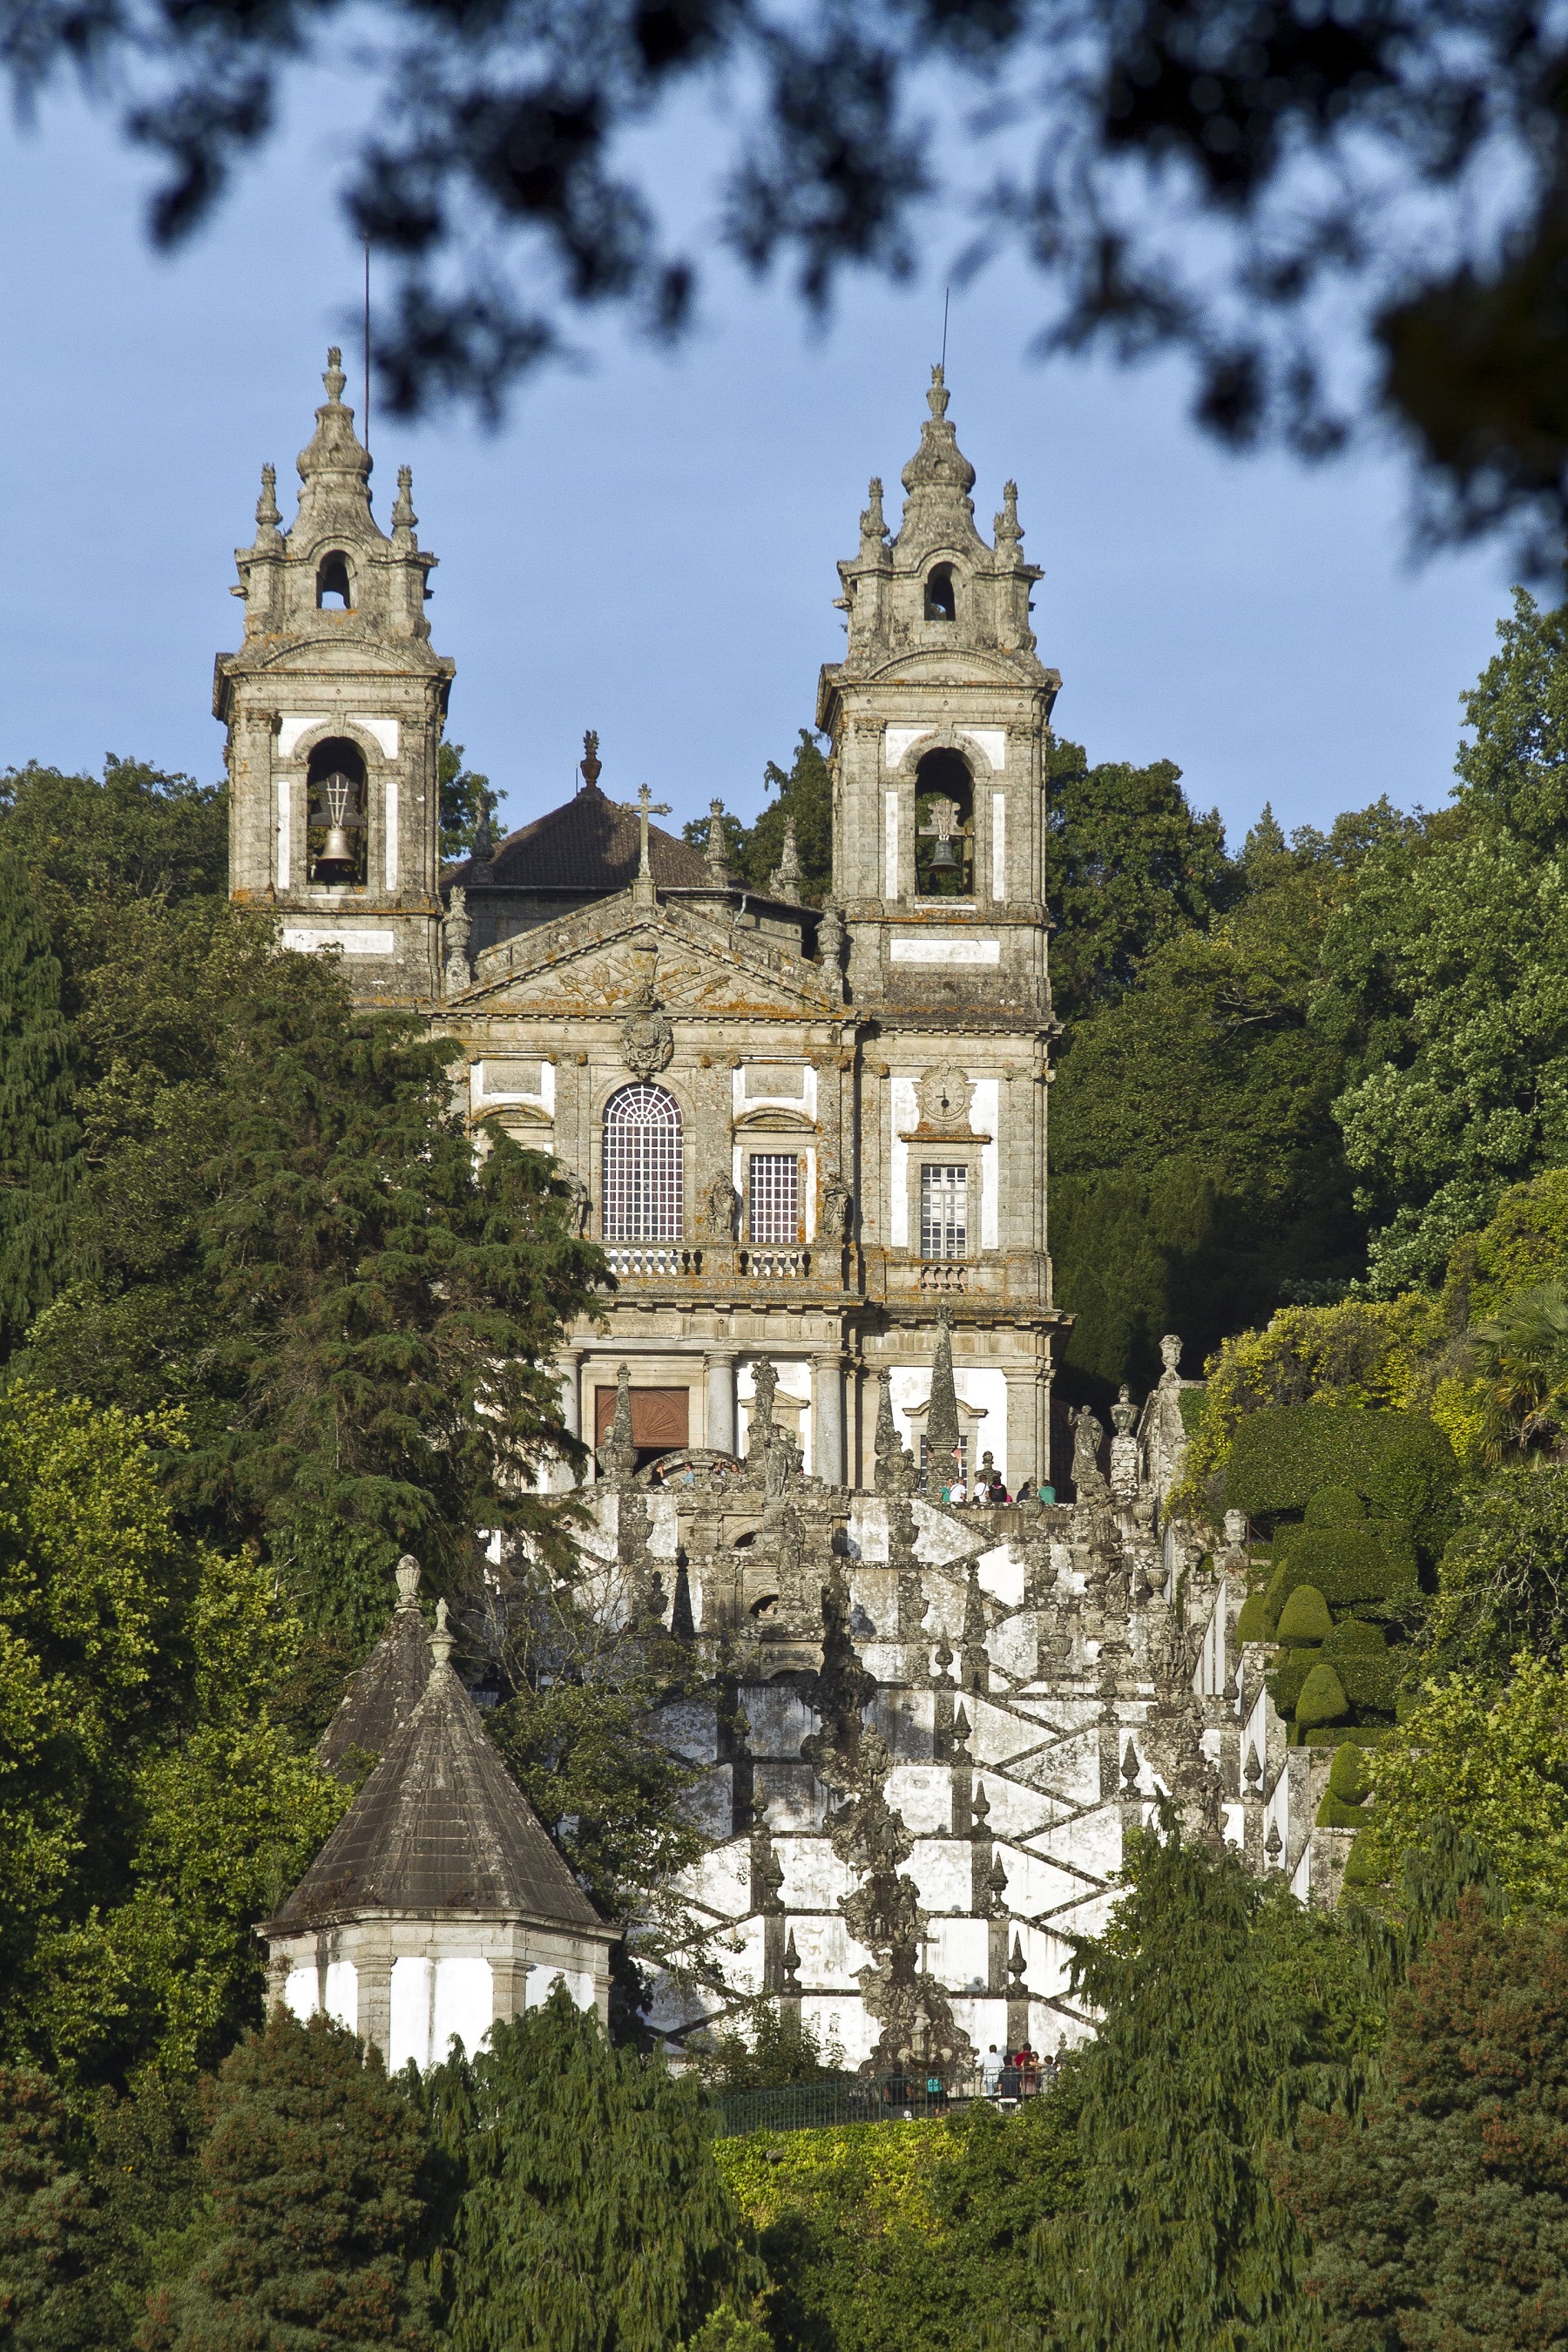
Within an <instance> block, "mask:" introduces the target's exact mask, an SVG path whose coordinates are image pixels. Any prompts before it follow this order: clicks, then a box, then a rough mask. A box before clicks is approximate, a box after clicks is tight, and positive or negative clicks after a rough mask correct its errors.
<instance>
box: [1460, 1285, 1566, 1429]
mask: <svg viewBox="0 0 1568 2352" xmlns="http://www.w3.org/2000/svg"><path fill="white" fill-rule="evenodd" d="M1469 1341H1470V1353H1471V1355H1472V1357H1473V1358H1474V1360H1475V1364H1476V1369H1477V1371H1478V1373H1479V1380H1480V1384H1481V1388H1482V1391H1483V1394H1484V1398H1485V1403H1484V1408H1483V1424H1482V1426H1483V1434H1482V1440H1481V1444H1482V1452H1483V1454H1484V1457H1485V1459H1486V1461H1487V1462H1488V1463H1489V1465H1491V1466H1492V1467H1494V1468H1495V1467H1496V1466H1497V1465H1499V1464H1500V1463H1503V1462H1507V1461H1510V1460H1513V1461H1517V1460H1518V1458H1519V1456H1520V1455H1521V1454H1529V1453H1531V1451H1533V1450H1536V1449H1538V1448H1540V1447H1542V1446H1543V1445H1548V1444H1559V1443H1560V1442H1561V1437H1562V1433H1563V1427H1564V1424H1565V1423H1568V1291H1565V1290H1564V1289H1563V1285H1562V1284H1561V1283H1560V1282H1542V1283H1538V1284H1537V1285H1536V1286H1534V1288H1533V1289H1531V1290H1521V1292H1520V1293H1519V1294H1518V1296H1517V1297H1513V1298H1510V1299H1509V1300H1508V1301H1507V1302H1506V1304H1505V1305H1503V1306H1502V1307H1500V1308H1499V1309H1498V1311H1497V1313H1496V1314H1495V1315H1494V1316H1492V1317H1491V1318H1489V1320H1488V1321H1486V1322H1484V1323H1477V1324H1474V1325H1473V1326H1472V1327H1471V1329H1470V1334H1469Z"/></svg>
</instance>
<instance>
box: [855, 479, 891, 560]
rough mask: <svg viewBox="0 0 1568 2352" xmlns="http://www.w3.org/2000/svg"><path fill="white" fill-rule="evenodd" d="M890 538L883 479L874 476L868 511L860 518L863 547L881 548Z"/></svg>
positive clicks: (870, 486)
mask: <svg viewBox="0 0 1568 2352" xmlns="http://www.w3.org/2000/svg"><path fill="white" fill-rule="evenodd" d="M887 536H888V520H887V517H886V516H885V515H884V514H883V512H882V477H881V476H880V474H873V475H872V477H871V479H870V482H869V484H868V488H867V492H866V510H865V512H864V513H863V514H862V515H861V517H860V540H861V544H862V546H868V547H871V548H879V547H880V545H881V543H882V541H883V540H885V539H886V538H887Z"/></svg>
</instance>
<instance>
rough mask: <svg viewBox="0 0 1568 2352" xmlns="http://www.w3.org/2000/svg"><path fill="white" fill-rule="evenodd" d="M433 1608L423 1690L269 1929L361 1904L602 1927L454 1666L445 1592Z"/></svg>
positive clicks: (311, 1923)
mask: <svg viewBox="0 0 1568 2352" xmlns="http://www.w3.org/2000/svg"><path fill="white" fill-rule="evenodd" d="M436 1615H437V1626H436V1632H435V1633H434V1634H433V1635H432V1636H431V1640H430V1648H431V1653H432V1659H433V1663H432V1665H431V1668H430V1678H429V1681H428V1682H427V1684H426V1688H425V1695H424V1696H423V1698H422V1699H421V1700H420V1702H419V1704H418V1706H416V1709H415V1711H414V1714H413V1716H412V1717H411V1718H410V1720H409V1721H408V1722H407V1723H405V1725H404V1726H403V1727H402V1728H401V1729H400V1730H397V1731H395V1733H394V1734H393V1737H392V1739H391V1741H390V1743H389V1744H388V1746H387V1748H386V1751H385V1753H384V1755H383V1757H382V1759H381V1761H380V1763H379V1764H378V1765H377V1766H376V1768H375V1770H374V1772H373V1773H372V1774H371V1776H370V1779H369V1780H367V1781H366V1782H365V1784H364V1787H363V1789H362V1790H360V1792H359V1794H358V1796H357V1797H356V1798H355V1799H354V1801H353V1804H352V1805H351V1806H350V1807H349V1810H348V1811H347V1812H346V1813H345V1814H344V1815H343V1818H342V1821H341V1822H339V1823H338V1826H337V1828H336V1829H335V1830H334V1831H333V1832H332V1834H331V1837H330V1838H329V1839H328V1840H327V1843H326V1844H325V1845H324V1846H323V1847H322V1848H321V1853H319V1854H318V1855H317V1856H316V1859H315V1861H314V1862H313V1863H312V1864H310V1869H309V1870H308V1871H307V1872H306V1873H305V1875H304V1877H303V1878H302V1879H301V1880H300V1884H299V1885H298V1886H297V1887H296V1888H295V1889H294V1892H293V1893H292V1895H289V1899H288V1901H287V1902H286V1903H285V1904H284V1905H283V1907H282V1909H281V1910H280V1911H279V1914H278V1916H277V1917H276V1918H275V1919H273V1920H270V1921H269V1922H268V1927H267V1929H266V1931H265V1932H266V1933H267V1934H268V1935H269V1936H280V1935H289V1934H291V1933H292V1934H298V1933H300V1931H301V1930H302V1929H303V1930H308V1929H310V1928H314V1927H321V1926H323V1925H324V1924H325V1923H326V1922H327V1921H328V1920H331V1919H333V1918H341V1917H342V1916H345V1915H347V1914H353V1915H359V1914H363V1913H364V1912H366V1911H397V1912H404V1913H407V1912H413V1913H415V1914H416V1915H418V1914H430V1915H435V1916H444V1915H447V1914H449V1913H451V1912H453V1911H493V1912H500V1913H502V1914H513V1913H521V1915H522V1916H524V1917H525V1918H529V1919H534V1920H540V1921H546V1922H549V1923H551V1924H552V1925H556V1926H560V1927H572V1928H576V1929H579V1930H582V1929H587V1930H589V1931H590V1932H592V1931H593V1930H595V1929H596V1930H597V1931H598V1932H599V1933H600V1934H601V1935H603V1934H605V1932H606V1931H605V1923H604V1922H603V1921H602V1920H601V1919H600V1917H599V1915H598V1913H597V1912H596V1911H595V1908H594V1906H593V1905H592V1904H591V1903H590V1902H589V1900H588V1898H587V1896H586V1895H584V1893H583V1890H582V1888H581V1887H580V1886H579V1885H577V1882H576V1880H575V1879H574V1877H573V1875H572V1874H571V1872H570V1871H569V1870H568V1869H567V1867H566V1864H565V1863H564V1862H563V1860H562V1858H561V1856H560V1854H559V1853H557V1852H556V1851H555V1848H554V1847H553V1846H552V1844H551V1843H550V1840H549V1838H548V1837H547V1836H546V1835H545V1833H544V1831H543V1829H542V1826H541V1824H540V1822H539V1821H538V1819H537V1817H536V1815H535V1814H534V1812H533V1811H532V1809H531V1806H530V1805H529V1803H528V1801H527V1799H526V1798H525V1797H524V1796H523V1794H522V1792H521V1790H520V1789H519V1788H518V1786H517V1783H516V1782H515V1781H514V1780H512V1778H511V1776H510V1773H509V1772H508V1771H507V1769H506V1767H505V1765H504V1764H503V1763H502V1762H501V1760H500V1757H499V1756H498V1755H497V1754H496V1751H495V1749H494V1748H492V1747H491V1745H490V1743H489V1739H488V1738H486V1737H485V1727H484V1724H483V1721H482V1720H481V1718H480V1716H479V1709H478V1708H477V1707H476V1706H475V1705H474V1703H473V1701H472V1699H471V1698H470V1697H469V1696H468V1692H467V1691H466V1690H465V1689H464V1688H463V1685H462V1684H461V1683H460V1682H459V1681H458V1677H457V1675H455V1674H454V1673H453V1671H452V1664H451V1654H452V1637H451V1635H450V1634H449V1633H447V1610H446V1603H445V1602H444V1601H442V1602H440V1603H438V1604H437V1612H436Z"/></svg>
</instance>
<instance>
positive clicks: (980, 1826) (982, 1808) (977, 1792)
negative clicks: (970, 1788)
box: [969, 1780, 991, 1835]
mask: <svg viewBox="0 0 1568 2352" xmlns="http://www.w3.org/2000/svg"><path fill="white" fill-rule="evenodd" d="M969 1810H970V1812H971V1813H972V1815H973V1820H974V1828H975V1833H976V1835H978V1834H979V1832H981V1831H982V1830H984V1827H985V1824H986V1822H988V1821H989V1820H990V1819H991V1800H990V1798H989V1797H988V1796H987V1795H986V1793H985V1783H984V1780H976V1782H975V1783H974V1795H973V1798H972V1799H971V1801H970V1807H969Z"/></svg>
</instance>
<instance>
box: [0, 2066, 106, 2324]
mask: <svg viewBox="0 0 1568 2352" xmlns="http://www.w3.org/2000/svg"><path fill="white" fill-rule="evenodd" d="M70 2137H71V2136H70V2130H69V2126H68V2118H67V2116H66V2113H65V2110H64V2108H63V2107H62V2105H61V2104H60V2101H59V2098H58V2095H57V2093H56V2091H55V2088H54V2085H53V2084H51V2083H50V2081H49V2079H48V2077H47V2075H45V2074H36V2073H34V2072H32V2071H31V2070H30V2069H26V2068H20V2067H12V2066H7V2067H4V2068H0V2344H4V2345H5V2347H7V2352H103V2347H106V2346H108V2345H110V2344H111V2343H115V2342H118V2341H119V2340H120V2337H119V2331H118V2329H117V2328H116V2326H115V2325H114V2319H115V2315H114V2313H113V2309H112V2305H111V2304H110V2297H109V2294H108V2293H107V2291H106V2288H105V2286H104V2283H103V2280H102V2275H101V2273H100V2270H99V2268H98V2265H97V2263H96V2261H95V2256H96V2254H97V2252H98V2250H99V2229H98V2220H97V2215H96V2214H95V2212H94V2210H93V2200H92V2196H91V2192H90V2190H89V2188H88V2185H87V2183H86V2181H85V2180H84V2179H83V2178H82V2174H81V2171H80V2170H79V2168H78V2166H77V2164H76V2162H75V2154H76V2151H75V2150H74V2149H73V2148H72V2147H71V2144H70Z"/></svg>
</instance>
